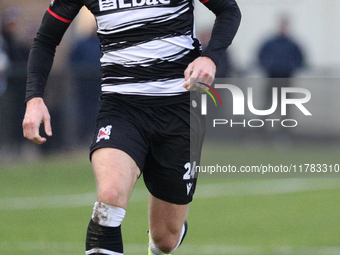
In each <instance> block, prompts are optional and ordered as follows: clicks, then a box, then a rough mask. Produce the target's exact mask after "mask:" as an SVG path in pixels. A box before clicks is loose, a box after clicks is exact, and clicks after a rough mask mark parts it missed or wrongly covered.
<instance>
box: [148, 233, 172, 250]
mask: <svg viewBox="0 0 340 255" xmlns="http://www.w3.org/2000/svg"><path fill="white" fill-rule="evenodd" d="M152 240H153V242H154V244H155V245H156V246H157V247H158V249H160V250H161V251H162V252H164V253H166V254H167V253H170V252H171V251H172V250H174V249H175V247H176V246H177V244H178V236H177V235H175V234H165V235H157V236H153V237H152Z"/></svg>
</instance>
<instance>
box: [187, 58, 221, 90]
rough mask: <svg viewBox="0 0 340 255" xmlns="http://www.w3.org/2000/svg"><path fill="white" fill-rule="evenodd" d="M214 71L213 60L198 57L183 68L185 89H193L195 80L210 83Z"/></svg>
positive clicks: (213, 76)
mask: <svg viewBox="0 0 340 255" xmlns="http://www.w3.org/2000/svg"><path fill="white" fill-rule="evenodd" d="M215 73H216V65H215V63H214V61H212V60H211V59H210V58H208V57H198V58H196V59H195V60H194V61H193V62H191V63H190V64H189V65H188V67H187V69H185V71H184V78H185V83H184V85H183V87H184V88H186V89H187V90H193V89H195V88H196V87H197V84H196V82H195V81H200V82H201V83H205V84H208V85H211V84H212V82H213V81H214V78H215Z"/></svg>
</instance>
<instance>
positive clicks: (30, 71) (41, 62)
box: [25, 0, 82, 102]
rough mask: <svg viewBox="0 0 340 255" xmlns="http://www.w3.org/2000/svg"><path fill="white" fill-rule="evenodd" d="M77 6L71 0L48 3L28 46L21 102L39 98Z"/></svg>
mask: <svg viewBox="0 0 340 255" xmlns="http://www.w3.org/2000/svg"><path fill="white" fill-rule="evenodd" d="M81 7H82V4H81V3H80V2H78V1H75V0H73V1H72V0H52V1H51V4H50V6H49V7H48V9H47V11H46V12H45V15H44V17H43V20H42V22H41V25H40V28H39V30H38V33H37V36H36V38H35V39H34V41H33V43H32V46H31V51H30V55H29V58H28V67H27V84H26V97H25V102H27V101H28V100H30V99H32V98H34V97H43V94H44V90H45V86H46V82H47V78H48V75H49V73H50V71H51V68H52V64H53V60H54V55H55V51H56V47H57V46H58V45H59V43H60V42H61V40H62V38H63V36H64V34H65V32H66V30H67V28H68V27H69V25H70V24H71V23H72V20H73V19H74V18H75V17H76V16H77V14H78V12H79V10H80V8H81Z"/></svg>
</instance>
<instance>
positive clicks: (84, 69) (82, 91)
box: [70, 27, 101, 145]
mask: <svg viewBox="0 0 340 255" xmlns="http://www.w3.org/2000/svg"><path fill="white" fill-rule="evenodd" d="M98 45H99V39H98V37H97V36H96V29H95V27H93V31H92V32H91V33H90V34H89V35H87V36H86V37H85V38H82V39H80V40H79V41H78V42H77V43H76V44H75V45H74V47H73V49H71V54H70V63H71V69H72V73H73V74H74V76H73V81H74V88H75V95H76V104H77V106H76V108H77V109H76V110H77V116H79V117H78V118H79V119H78V120H77V124H76V125H77V128H76V130H77V135H78V137H77V138H78V141H79V144H80V145H88V144H89V143H90V142H91V140H92V136H93V132H94V126H91V125H89V123H94V121H95V119H96V116H97V113H98V110H99V105H100V104H99V97H100V94H101V91H100V86H99V84H100V79H101V73H100V61H99V59H100V56H101V53H100V48H99V46H98Z"/></svg>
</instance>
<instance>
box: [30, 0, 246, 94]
mask: <svg viewBox="0 0 340 255" xmlns="http://www.w3.org/2000/svg"><path fill="white" fill-rule="evenodd" d="M201 2H202V3H204V4H205V5H206V6H207V7H208V8H209V9H211V10H212V11H213V12H214V13H215V14H216V15H217V17H220V22H219V23H220V25H221V24H222V25H223V26H226V25H227V27H226V28H219V29H218V31H217V32H216V31H215V34H216V35H217V36H215V37H218V35H219V34H221V35H222V36H221V38H216V40H215V41H214V40H213V39H212V40H211V47H210V49H209V50H208V51H207V52H208V53H207V54H206V56H208V57H210V58H212V59H213V60H214V61H215V63H216V59H217V58H218V55H219V54H220V52H221V50H222V51H225V49H226V48H227V47H228V46H229V45H230V43H231V41H232V39H233V37H234V35H235V33H236V30H237V27H238V25H239V18H240V17H238V16H237V15H234V14H235V10H236V11H238V7H237V4H236V3H235V1H234V0H201ZM83 6H86V7H87V8H88V9H89V10H90V11H91V12H92V13H93V15H94V16H95V18H96V22H97V26H98V30H97V34H98V37H99V38H100V47H101V51H102V57H101V65H102V66H101V71H102V92H103V94H108V93H120V94H130V95H146V96H171V95H178V94H181V93H183V92H185V91H186V90H185V89H184V88H183V84H184V82H185V81H184V70H185V69H186V67H187V66H188V64H189V63H190V62H192V61H193V60H194V59H195V58H197V57H198V56H199V55H200V44H199V42H198V40H197V39H195V30H194V13H193V11H194V3H193V0H52V1H51V4H50V6H49V8H48V10H47V12H46V14H45V16H44V19H43V21H42V24H41V27H40V29H39V31H38V35H37V37H36V39H35V41H34V43H33V45H32V50H31V56H30V60H29V65H28V70H29V72H28V83H27V91H26V101H28V100H29V99H30V98H32V97H35V96H41V95H42V94H43V90H44V86H45V83H46V79H47V78H46V77H47V76H48V73H49V71H50V68H51V66H52V63H50V62H51V61H50V59H52V62H53V57H54V51H55V47H56V46H57V45H58V44H59V43H60V41H61V39H62V36H63V34H64V33H65V31H66V29H67V28H68V25H69V24H70V23H71V22H72V20H73V19H74V18H75V17H76V15H77V14H78V12H79V10H80V9H81V8H82V7H83ZM223 10H227V11H230V10H231V11H232V12H230V13H229V14H228V13H227V12H225V13H224V15H219V14H220V13H219V12H222V11H223ZM238 13H239V12H238ZM232 15H234V17H233V16H232ZM228 19H229V20H228ZM221 21H222V22H221ZM228 22H229V23H230V28H228V27H229V25H228ZM216 24H217V25H218V19H217V23H216ZM216 24H215V28H216V27H218V26H216ZM235 27H236V28H235ZM215 30H216V29H215ZM219 31H220V32H219ZM213 35H214V31H213ZM208 48H209V46H208ZM43 58H44V61H43V62H46V59H48V60H49V61H47V62H48V63H45V64H42V63H41V61H40V60H41V59H43ZM37 70H40V71H39V72H37Z"/></svg>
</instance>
